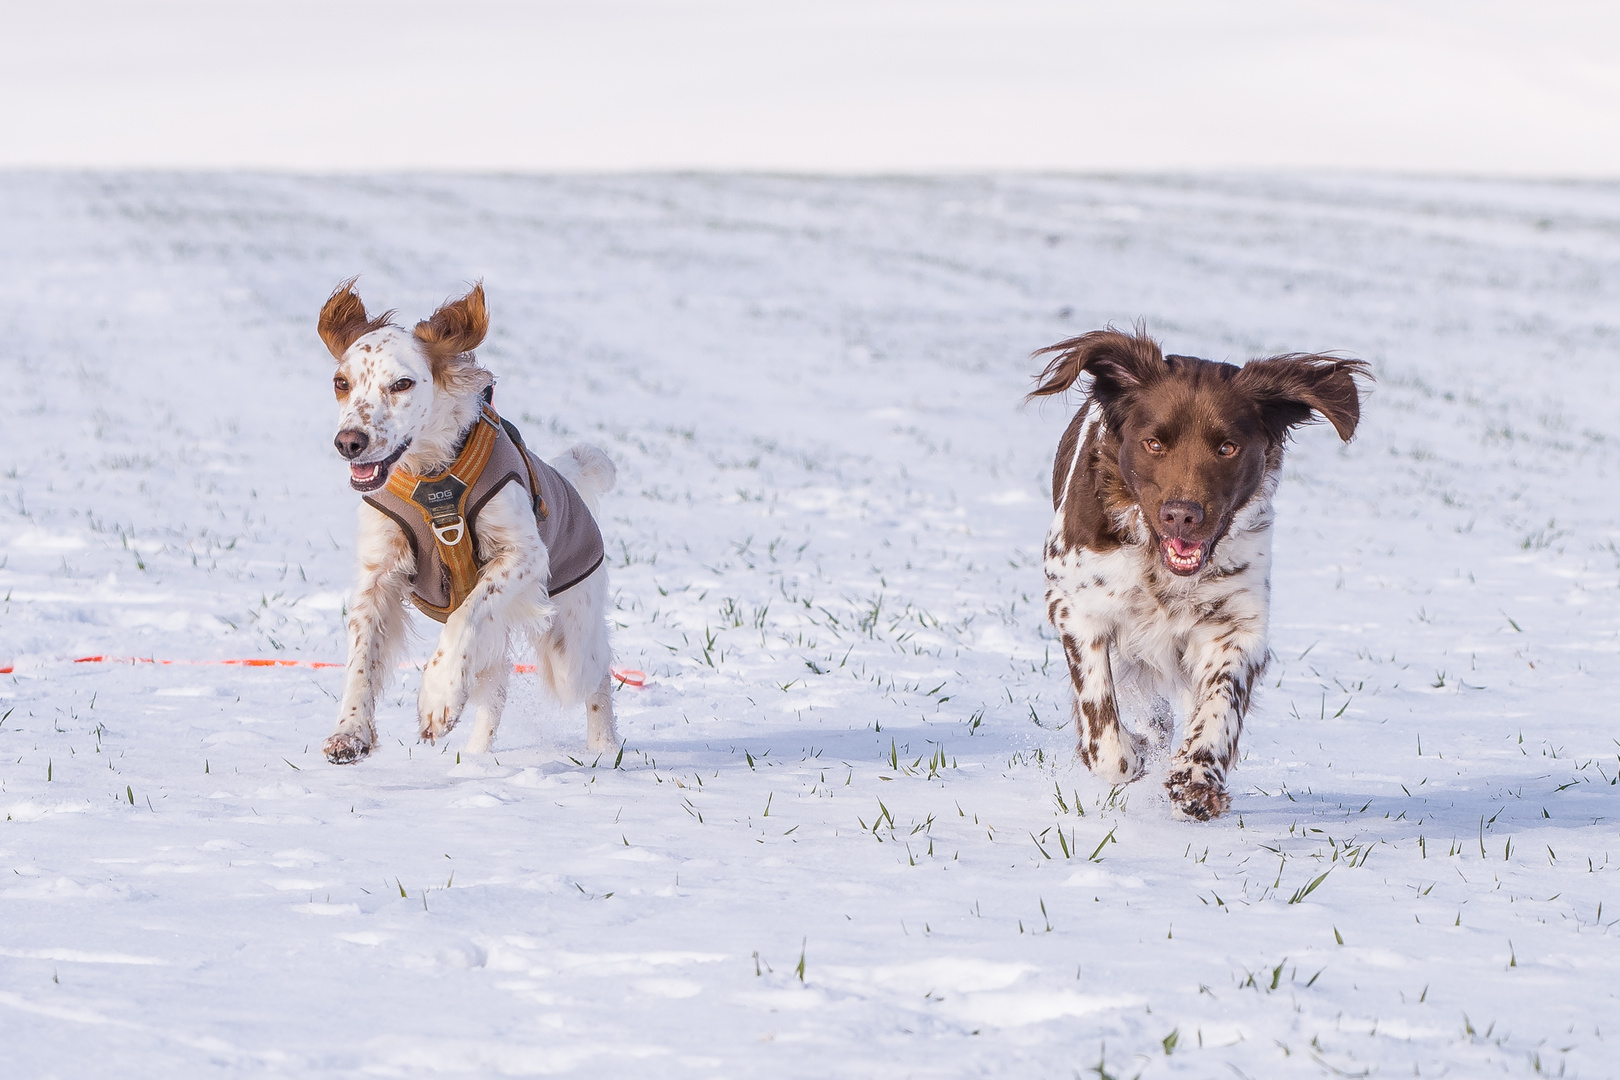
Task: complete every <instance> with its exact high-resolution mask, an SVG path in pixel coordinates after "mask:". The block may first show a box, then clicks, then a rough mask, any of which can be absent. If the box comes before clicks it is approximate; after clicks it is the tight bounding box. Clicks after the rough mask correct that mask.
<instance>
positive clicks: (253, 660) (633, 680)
mask: <svg viewBox="0 0 1620 1080" xmlns="http://www.w3.org/2000/svg"><path fill="white" fill-rule="evenodd" d="M71 663H75V664H159V665H163V666H171V665H183V666H199V667H202V666H215V665H223V666H228V667H263V668H289V667H307V668H340V667H343V665H342V664H334V663H332V662H331V661H330V660H276V659H265V658H261V657H246V658H242V659H234V660H157V659H154V658H152V657H150V656H100V655H97V656H76V657H74V658H73V660H72V661H71ZM15 670H16V668H15V666H14V665H11V664H7V665H6V666H4V667H0V675H10V674H11V673H12V672H13V671H15ZM512 670H514V671H516V672H517V673H518V674H520V675H532V674H534V665H533V664H514V665H512ZM612 670H613V678H614V679H616V680H617V681H618V683H619V685H620V686H634V687H637V688H640V687H643V686H645V685H647V676H646V675H645V674H644V673H643V672H640V671H637V670H636V669H635V668H613V669H612Z"/></svg>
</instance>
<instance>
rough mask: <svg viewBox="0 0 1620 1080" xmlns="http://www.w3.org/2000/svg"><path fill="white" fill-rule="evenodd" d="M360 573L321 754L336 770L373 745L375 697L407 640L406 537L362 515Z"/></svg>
mask: <svg viewBox="0 0 1620 1080" xmlns="http://www.w3.org/2000/svg"><path fill="white" fill-rule="evenodd" d="M357 546H358V550H359V555H360V559H359V561H360V573H359V577H358V580H357V581H356V582H355V587H354V594H353V596H352V597H351V599H350V600H349V625H348V631H349V660H348V664H347V666H346V667H345V669H344V673H343V697H342V698H341V699H340V701H339V704H338V720H337V726H336V728H335V729H334V730H333V732H332V734H331V735H330V736H328V737H327V740H326V742H325V743H324V744H323V745H322V747H321V749H322V751H323V752H324V753H325V754H326V760H328V761H330V762H331V763H332V764H334V765H348V764H350V763H352V762H356V761H359V760H360V759H361V758H363V757H365V756H366V755H367V754H369V753H370V752H371V748H372V747H373V746H374V745H376V742H377V731H376V728H375V726H374V725H373V719H374V717H375V715H376V708H377V694H378V693H379V692H381V690H382V688H383V687H384V686H386V685H387V683H388V679H389V677H390V676H391V675H392V674H393V670H394V664H395V662H396V660H397V658H398V656H399V651H400V647H401V645H402V644H403V643H404V639H405V589H406V587H407V585H408V575H409V574H410V572H411V569H412V567H413V566H414V563H413V562H412V560H411V555H410V550H409V549H408V548H407V547H406V546H405V538H404V536H403V534H401V533H400V532H399V531H398V530H397V529H395V528H394V526H393V523H392V522H390V521H389V520H388V519H387V518H385V517H383V516H382V515H381V514H378V513H375V512H367V511H362V513H361V519H360V535H359V543H358V545H357Z"/></svg>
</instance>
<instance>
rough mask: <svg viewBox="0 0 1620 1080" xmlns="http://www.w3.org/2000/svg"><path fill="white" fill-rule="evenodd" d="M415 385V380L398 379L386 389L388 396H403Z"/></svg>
mask: <svg viewBox="0 0 1620 1080" xmlns="http://www.w3.org/2000/svg"><path fill="white" fill-rule="evenodd" d="M415 385H416V380H415V379H400V380H398V381H397V382H395V383H394V385H393V386H390V387H389V388H388V392H389V393H390V394H403V393H404V392H405V391H407V390H409V389H410V388H411V387H413V386H415Z"/></svg>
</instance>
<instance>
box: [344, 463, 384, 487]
mask: <svg viewBox="0 0 1620 1080" xmlns="http://www.w3.org/2000/svg"><path fill="white" fill-rule="evenodd" d="M349 475H350V476H352V477H354V478H355V479H356V480H359V481H360V482H361V483H365V482H366V481H367V480H373V479H375V478H376V476H377V463H376V462H372V463H371V464H370V465H350V466H349Z"/></svg>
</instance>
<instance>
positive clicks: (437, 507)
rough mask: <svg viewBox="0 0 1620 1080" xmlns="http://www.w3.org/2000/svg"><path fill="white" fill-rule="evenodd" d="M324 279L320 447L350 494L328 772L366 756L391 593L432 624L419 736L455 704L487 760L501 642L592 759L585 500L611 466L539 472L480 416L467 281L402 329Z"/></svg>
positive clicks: (434, 733)
mask: <svg viewBox="0 0 1620 1080" xmlns="http://www.w3.org/2000/svg"><path fill="white" fill-rule="evenodd" d="M392 316H393V312H385V313H384V314H382V315H379V316H378V317H376V318H370V317H368V316H367V315H366V309H365V305H364V304H362V303H361V301H360V297H359V296H358V295H356V293H355V292H354V279H352V278H351V279H350V280H349V281H346V282H344V283H343V284H342V285H339V286H338V288H337V290H336V291H335V292H334V293H333V294H332V297H331V299H329V300H328V301H327V302H326V305H325V307H323V308H322V309H321V317H320V324H319V329H320V335H321V340H323V341H324V342H326V347H327V348H328V349H330V350H331V352H332V355H333V356H334V357H335V358H336V359H337V362H338V367H337V373H336V374H335V375H334V376H333V379H332V385H333V387H334V389H335V390H336V391H337V400H338V406H339V409H340V414H339V419H338V434H337V438H336V440H335V442H336V445H337V448H338V452H339V453H340V454H342V455H343V456H344V457H345V458H347V459H348V461H349V483H350V485H351V486H352V487H353V488H354V489H355V490H356V491H359V492H362V493H363V494H365V496H366V498H365V501H364V502H362V503H361V506H360V530H359V536H358V539H357V541H356V555H357V556H358V562H359V576H358V580H357V581H356V583H355V589H354V596H353V598H352V599H351V601H350V603H349V661H348V670H347V672H346V674H345V676H344V684H343V699H342V703H341V704H340V706H339V708H338V721H337V729H336V730H335V731H333V733H332V735H331V737H330V738H328V739H327V740H326V745H325V751H326V756H327V759H328V760H330V761H332V762H333V763H334V764H344V763H347V762H351V761H357V760H359V759H360V758H362V757H364V756H365V755H366V754H368V753H369V752H370V751H371V748H372V747H373V746H374V745H375V744H376V741H377V734H376V728H375V726H374V724H373V715H374V712H375V708H376V699H377V694H378V693H379V691H380V690H381V689H382V688H383V686H384V685H385V683H386V681H387V679H388V677H389V675H390V673H391V672H392V671H393V669H394V666H395V664H396V662H397V660H398V656H399V651H400V647H401V645H402V644H403V640H404V636H405V626H406V614H405V601H406V598H407V595H409V597H410V599H411V600H413V601H414V602H415V604H416V606H417V607H418V608H419V609H421V610H422V611H423V612H424V613H425V614H427V615H428V616H430V617H431V618H434V619H437V620H438V621H439V622H442V623H443V624H444V629H443V631H442V632H441V633H440V635H439V642H438V647H437V648H436V649H434V651H433V656H432V658H431V659H430V660H429V661H428V664H427V667H426V669H424V671H423V672H422V689H421V693H420V695H419V696H418V698H417V717H418V720H419V731H420V735H421V737H422V738H423V739H426V740H428V741H430V742H431V741H432V740H434V739H437V738H439V737H440V736H442V735H445V734H447V733H448V732H449V731H450V729H451V728H453V727H455V726H456V723H457V721H459V720H460V719H461V716H462V713H463V712H464V711H465V710H466V709H467V708H468V707H469V706H471V707H473V708H474V709H475V710H476V722H475V724H474V726H473V731H472V736H471V738H470V739H469V740H468V742H467V749H468V750H469V751H473V752H483V751H486V750H488V749H489V746H490V743H491V741H492V740H493V739H494V737H495V729H496V726H497V725H498V724H499V723H500V720H501V710H502V708H503V707H504V706H505V704H506V687H507V680H508V678H509V676H510V674H511V670H512V662H511V659H510V658H509V655H508V648H509V646H510V645H511V644H512V643H513V639H514V637H516V638H520V639H521V638H523V637H527V638H528V640H529V643H530V644H531V645H532V647H533V649H534V652H535V656H536V659H537V663H536V665H535V667H536V670H537V672H538V673H539V675H540V677H541V679H542V680H544V681H545V683H546V684H547V685H548V686H549V688H550V689H551V691H552V692H553V693H554V694H555V695H556V697H557V698H558V700H559V701H561V702H562V703H563V704H565V705H573V704H577V703H579V702H580V701H584V702H585V707H586V717H587V737H588V740H589V746H590V747H591V749H592V750H605V749H608V748H610V747H612V746H614V745H616V744H617V742H618V735H617V733H616V732H615V730H614V723H613V694H612V691H613V687H612V677H611V673H610V664H611V662H612V650H611V647H610V646H609V644H608V631H607V603H608V583H607V568H606V567H605V566H604V565H603V560H602V538H601V533H600V532H599V531H598V529H597V525H596V520H595V518H596V507H597V502H598V500H599V499H600V498H601V496H602V495H603V494H605V493H606V492H608V491H611V490H612V488H613V482H614V478H615V472H616V470H615V469H614V466H613V462H612V461H610V460H609V459H608V457H607V455H606V454H604V453H603V452H602V451H600V450H598V449H596V448H595V447H592V446H585V445H579V446H575V447H573V448H572V449H570V450H569V451H567V452H566V453H565V454H563V455H562V456H561V457H559V458H557V459H556V460H554V461H552V462H551V463H550V464H549V465H548V464H547V463H546V462H543V461H540V460H539V459H538V458H535V457H534V455H532V454H530V453H528V452H527V450H525V448H524V447H523V442H522V437H521V436H520V435H519V434H518V432H517V429H516V428H514V427H512V426H511V425H510V424H508V423H506V422H505V421H503V420H501V419H500V417H499V416H497V415H496V414H495V411H494V409H493V408H492V407H491V404H490V402H491V401H492V398H493V394H492V387H493V385H494V381H495V380H494V376H493V375H491V374H490V372H489V371H488V370H487V369H485V368H482V367H480V366H478V364H477V362H476V361H475V360H474V358H473V355H472V350H473V349H475V348H477V347H478V345H479V344H480V343H481V342H482V341H483V340H484V333H485V331H486V330H487V328H488V325H489V318H488V314H487V312H486V310H485V307H484V289H483V286H482V285H481V284H480V285H477V286H474V288H473V290H472V291H471V292H469V293H468V294H467V295H466V296H463V297H461V298H460V299H459V300H452V301H449V302H447V303H445V304H444V305H443V306H442V307H440V308H439V310H438V311H436V312H434V313H433V316H432V318H430V319H427V320H425V321H423V322H419V323H417V324H416V328H415V329H414V330H413V331H410V332H406V331H405V330H403V329H401V328H400V327H398V326H395V325H393V324H392V323H391V322H390V321H389V320H390V318H392Z"/></svg>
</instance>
